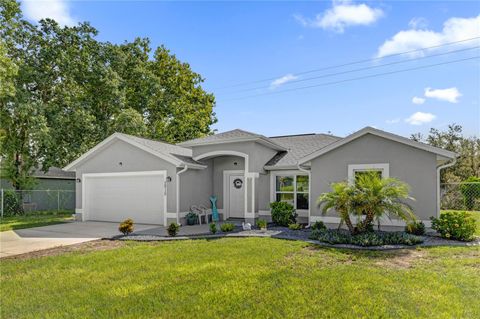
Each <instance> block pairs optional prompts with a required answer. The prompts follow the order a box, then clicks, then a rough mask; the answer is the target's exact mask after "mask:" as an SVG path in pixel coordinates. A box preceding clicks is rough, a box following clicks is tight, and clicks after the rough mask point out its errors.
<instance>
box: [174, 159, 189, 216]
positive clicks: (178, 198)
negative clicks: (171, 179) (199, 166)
mask: <svg viewBox="0 0 480 319" xmlns="http://www.w3.org/2000/svg"><path fill="white" fill-rule="evenodd" d="M187 170H188V165H185V167H184V168H183V169H182V170H180V171H178V172H177V184H176V187H177V189H176V191H177V205H176V206H177V207H176V208H177V209H176V213H177V224H179V225H180V174H182V173H185V172H186V171H187Z"/></svg>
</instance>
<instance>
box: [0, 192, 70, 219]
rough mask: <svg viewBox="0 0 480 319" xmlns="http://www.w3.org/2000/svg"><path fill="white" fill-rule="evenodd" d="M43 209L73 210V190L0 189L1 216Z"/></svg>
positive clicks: (43, 210) (41, 210)
mask: <svg viewBox="0 0 480 319" xmlns="http://www.w3.org/2000/svg"><path fill="white" fill-rule="evenodd" d="M45 211H57V212H59V211H62V212H70V211H71V212H72V213H73V212H74V211H75V191H72V190H28V191H27V190H23V191H17V190H13V189H0V214H1V217H4V216H5V217H6V216H15V215H23V214H27V213H34V212H45Z"/></svg>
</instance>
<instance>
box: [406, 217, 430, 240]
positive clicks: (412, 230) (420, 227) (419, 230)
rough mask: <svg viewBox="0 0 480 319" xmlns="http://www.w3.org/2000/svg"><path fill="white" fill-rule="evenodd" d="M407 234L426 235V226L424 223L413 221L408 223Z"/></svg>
mask: <svg viewBox="0 0 480 319" xmlns="http://www.w3.org/2000/svg"><path fill="white" fill-rule="evenodd" d="M405 232H406V233H408V234H412V235H418V236H421V235H425V224H424V223H423V222H422V221H413V222H410V223H407V225H406V226H405Z"/></svg>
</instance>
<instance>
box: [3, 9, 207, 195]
mask: <svg viewBox="0 0 480 319" xmlns="http://www.w3.org/2000/svg"><path fill="white" fill-rule="evenodd" d="M97 35H98V31H97V30H96V29H95V28H93V27H92V26H90V24H88V23H79V24H78V25H76V26H73V27H68V26H65V27H61V26H60V25H59V24H58V23H56V22H55V21H54V20H51V19H44V20H41V21H39V23H38V24H36V25H32V24H31V23H29V22H27V21H25V20H24V19H23V18H22V15H21V11H20V6H19V3H18V2H16V1H8V0H0V39H2V42H1V43H0V66H1V67H2V69H1V71H0V81H1V83H2V84H3V82H4V81H7V80H8V81H10V80H11V81H10V82H8V83H12V84H13V86H11V85H10V86H4V85H2V91H3V88H5V89H4V90H5V94H2V96H1V99H0V103H1V116H2V118H1V123H0V124H1V129H0V137H2V138H3V139H2V141H3V142H2V148H1V154H0V156H1V157H2V158H3V162H2V163H3V164H2V166H4V165H5V166H6V167H7V168H8V169H7V170H6V171H7V177H9V178H10V179H11V181H12V182H13V183H14V184H15V185H16V187H18V188H24V187H27V184H28V183H27V179H28V178H27V177H28V176H29V174H30V173H31V172H32V170H33V169H34V168H37V167H41V168H42V169H43V170H44V171H47V170H48V168H49V167H51V166H60V167H62V166H64V165H66V164H67V163H69V162H71V161H72V160H74V159H75V158H77V157H79V156H80V155H81V154H83V153H84V152H86V151H87V150H88V149H90V148H91V147H93V146H94V145H95V144H97V143H99V142H100V141H101V140H103V139H105V138H106V137H107V136H108V135H109V134H111V133H113V132H115V131H120V132H125V133H128V134H133V135H141V136H144V137H147V138H153V139H162V140H165V141H168V142H181V141H184V140H187V139H191V138H196V137H201V136H204V135H207V134H211V129H210V126H211V125H212V124H213V123H215V121H216V118H215V113H214V112H213V107H214V106H215V99H214V97H213V95H212V94H210V93H207V92H205V91H204V90H203V88H202V87H201V83H202V82H203V81H204V79H203V78H202V77H201V76H200V75H199V74H197V73H195V72H193V71H192V70H191V68H190V66H189V65H188V64H187V63H183V62H180V61H179V60H178V59H177V58H176V57H175V56H174V55H173V54H171V53H170V52H169V51H168V50H167V49H166V48H165V47H163V46H161V47H159V48H158V49H156V51H155V54H154V56H153V58H151V57H150V51H151V48H150V41H149V40H148V39H140V38H139V39H135V41H133V42H131V43H128V42H126V43H124V44H120V45H117V44H112V43H109V42H100V41H98V40H97V39H96V37H97ZM4 65H8V66H10V65H12V67H8V68H4V67H3V66H4ZM4 78H5V80H4ZM5 83H7V82H5Z"/></svg>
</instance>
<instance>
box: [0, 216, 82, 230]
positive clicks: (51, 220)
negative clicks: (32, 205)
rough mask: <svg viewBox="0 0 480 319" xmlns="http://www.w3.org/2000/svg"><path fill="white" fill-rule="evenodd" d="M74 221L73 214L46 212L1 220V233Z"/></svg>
mask: <svg viewBox="0 0 480 319" xmlns="http://www.w3.org/2000/svg"><path fill="white" fill-rule="evenodd" d="M70 220H73V217H72V212H65V211H58V212H56V211H46V212H35V213H26V214H25V215H21V216H20V215H17V216H9V217H3V218H0V232H2V231H7V230H15V229H22V228H31V227H40V226H46V225H53V224H60V223H64V222H67V221H70Z"/></svg>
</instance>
